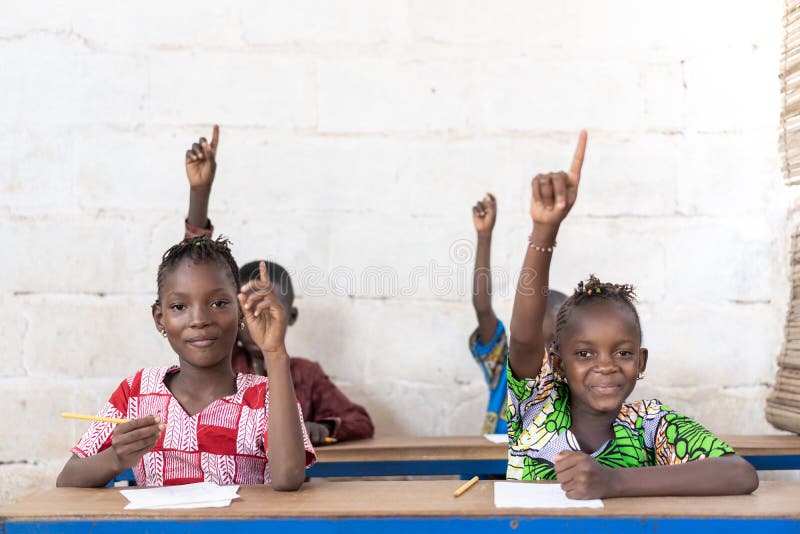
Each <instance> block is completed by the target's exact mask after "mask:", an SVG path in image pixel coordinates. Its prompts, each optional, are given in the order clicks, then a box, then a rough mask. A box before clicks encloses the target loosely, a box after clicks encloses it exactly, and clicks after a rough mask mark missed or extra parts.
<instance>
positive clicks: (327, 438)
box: [322, 436, 339, 443]
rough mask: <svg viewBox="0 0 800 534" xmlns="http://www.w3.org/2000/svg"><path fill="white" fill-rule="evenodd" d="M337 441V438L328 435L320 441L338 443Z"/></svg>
mask: <svg viewBox="0 0 800 534" xmlns="http://www.w3.org/2000/svg"><path fill="white" fill-rule="evenodd" d="M338 442H339V440H338V439H336V438H332V437H329V436H328V437H326V438H325V439H324V440H322V443H338Z"/></svg>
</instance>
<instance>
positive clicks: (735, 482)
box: [729, 456, 759, 495]
mask: <svg viewBox="0 0 800 534" xmlns="http://www.w3.org/2000/svg"><path fill="white" fill-rule="evenodd" d="M729 458H731V459H732V461H734V462H735V465H734V466H731V467H732V468H733V469H731V471H730V477H731V479H730V480H729V483H730V486H729V487H731V488H734V490H733V491H732V492H731V493H732V494H737V495H746V494H750V493H753V492H754V491H756V490H757V489H758V485H759V480H758V472H757V471H756V468H755V467H753V464H751V463H750V462H748V461H747V460H745V459H744V458H742V457H741V456H730V457H729Z"/></svg>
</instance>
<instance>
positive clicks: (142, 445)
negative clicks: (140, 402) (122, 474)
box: [111, 416, 166, 471]
mask: <svg viewBox="0 0 800 534" xmlns="http://www.w3.org/2000/svg"><path fill="white" fill-rule="evenodd" d="M165 428H166V425H165V424H164V423H162V422H161V421H160V420H159V419H158V418H157V417H154V416H148V417H143V418H141V419H133V420H132V421H128V422H127V423H121V424H119V425H117V428H115V429H114V433H113V434H112V435H111V448H112V450H113V451H114V454H115V455H116V456H117V462H118V465H119V470H120V471H124V470H125V469H130V468H131V467H133V466H134V465H136V464H137V463H139V460H140V459H141V458H142V456H144V455H145V454H146V453H147V452H148V451H149V450H150V449H152V448H153V447H154V446H155V444H156V442H157V441H158V438H159V437H160V436H161V433H162V432H163V431H164V429H165Z"/></svg>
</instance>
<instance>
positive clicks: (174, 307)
mask: <svg viewBox="0 0 800 534" xmlns="http://www.w3.org/2000/svg"><path fill="white" fill-rule="evenodd" d="M170 309H171V310H175V311H183V310H185V309H186V306H185V305H183V304H173V305H172V306H170Z"/></svg>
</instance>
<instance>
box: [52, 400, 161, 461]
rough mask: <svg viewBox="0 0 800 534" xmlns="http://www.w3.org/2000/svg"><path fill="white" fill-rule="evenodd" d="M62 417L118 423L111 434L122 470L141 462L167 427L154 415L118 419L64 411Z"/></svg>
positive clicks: (115, 453)
mask: <svg viewBox="0 0 800 534" xmlns="http://www.w3.org/2000/svg"><path fill="white" fill-rule="evenodd" d="M61 417H66V418H67V419H81V420H84V421H99V422H101V423H114V424H116V425H117V427H116V428H115V429H114V433H113V434H112V435H111V450H113V451H114V455H115V456H116V457H117V463H118V466H119V471H120V472H121V471H124V470H125V469H130V468H131V467H133V466H134V465H136V464H137V463H139V460H140V459H141V458H142V456H144V455H145V454H146V453H147V452H148V451H149V450H150V449H152V448H153V447H154V446H155V444H156V442H157V441H158V438H159V437H161V433H162V432H163V431H164V429H165V428H167V425H165V424H164V423H162V422H161V420H160V419H159V418H158V417H155V416H152V415H151V416H148V417H143V418H141V419H116V418H114V417H100V416H94V415H83V414H78V413H68V412H62V413H61Z"/></svg>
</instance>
